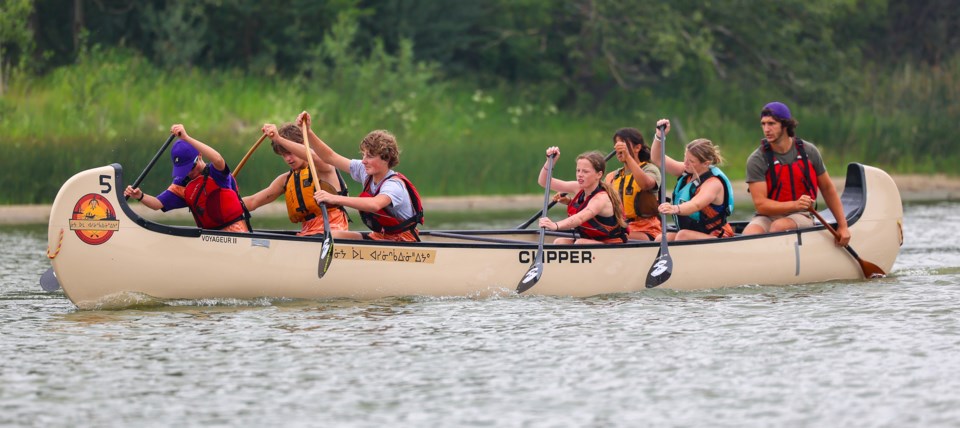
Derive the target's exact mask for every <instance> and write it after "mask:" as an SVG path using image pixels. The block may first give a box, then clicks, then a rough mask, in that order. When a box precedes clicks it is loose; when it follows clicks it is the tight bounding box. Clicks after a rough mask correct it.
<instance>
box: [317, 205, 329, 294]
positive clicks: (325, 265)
mask: <svg viewBox="0 0 960 428" xmlns="http://www.w3.org/2000/svg"><path fill="white" fill-rule="evenodd" d="M320 212H321V213H322V214H323V244H322V245H321V246H320V262H319V264H318V265H317V278H323V275H325V274H326V273H327V269H330V262H332V261H333V234H332V233H330V216H329V215H328V214H327V204H320Z"/></svg>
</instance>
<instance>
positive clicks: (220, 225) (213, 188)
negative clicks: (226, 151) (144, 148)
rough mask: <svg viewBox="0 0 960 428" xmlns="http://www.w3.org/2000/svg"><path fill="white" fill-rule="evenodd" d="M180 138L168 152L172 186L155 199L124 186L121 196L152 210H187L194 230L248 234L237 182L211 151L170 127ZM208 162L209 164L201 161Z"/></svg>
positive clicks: (208, 147) (178, 129)
mask: <svg viewBox="0 0 960 428" xmlns="http://www.w3.org/2000/svg"><path fill="white" fill-rule="evenodd" d="M170 133H171V134H173V135H176V136H177V137H180V139H179V140H177V142H175V143H173V147H172V148H171V149H170V161H171V162H172V163H173V173H172V175H173V183H172V184H170V187H168V188H167V190H164V191H163V192H162V193H160V194H159V195H157V196H150V195H147V194H146V193H144V192H143V190H141V189H139V188H134V187H132V186H127V188H126V189H124V191H123V194H124V196H126V197H130V198H134V199H136V200H138V201H140V203H142V204H143V205H144V206H146V207H148V208H150V209H152V210H162V211H164V212H167V211H170V210H174V209H178V208H184V207H188V208H190V212H191V213H192V214H193V219H194V220H195V221H196V223H197V227H200V228H204V229H216V230H225V231H229V232H249V231H250V224H249V223H248V220H249V218H250V213H249V212H248V211H247V209H246V207H244V206H243V201H241V199H240V193H239V188H238V187H237V181H236V180H235V179H234V178H233V175H232V174H231V173H230V167H229V166H227V162H226V161H225V160H223V156H221V155H220V153H219V152H218V151H216V150H215V149H214V148H212V147H210V146H208V145H206V144H204V143H203V142H201V141H199V140H197V139H195V138H193V137H191V136H190V135H188V134H187V131H186V129H184V127H183V125H181V124H176V125H173V126H172V127H170ZM204 159H209V161H210V163H209V164H208V163H206V162H204Z"/></svg>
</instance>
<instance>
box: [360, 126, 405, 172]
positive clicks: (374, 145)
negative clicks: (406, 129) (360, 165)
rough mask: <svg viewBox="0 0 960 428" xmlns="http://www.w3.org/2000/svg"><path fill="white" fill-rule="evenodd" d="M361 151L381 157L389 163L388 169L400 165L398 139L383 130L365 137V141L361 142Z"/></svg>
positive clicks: (372, 132)
mask: <svg viewBox="0 0 960 428" xmlns="http://www.w3.org/2000/svg"><path fill="white" fill-rule="evenodd" d="M360 151H361V152H365V153H369V154H371V155H376V156H379V157H380V159H383V160H384V161H386V162H387V167H388V168H393V167H395V166H397V165H398V164H399V163H400V147H398V146H397V137H395V136H394V135H393V134H391V133H390V132H389V131H386V130H383V129H377V130H375V131H370V133H369V134H367V136H366V137H363V140H361V141H360Z"/></svg>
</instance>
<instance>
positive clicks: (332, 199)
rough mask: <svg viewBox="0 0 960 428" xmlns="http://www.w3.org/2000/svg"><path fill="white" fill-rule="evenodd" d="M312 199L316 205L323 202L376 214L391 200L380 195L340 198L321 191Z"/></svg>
mask: <svg viewBox="0 0 960 428" xmlns="http://www.w3.org/2000/svg"><path fill="white" fill-rule="evenodd" d="M313 198H314V199H315V200H316V201H317V203H318V204H319V203H322V202H325V203H327V204H330V205H343V206H345V207H350V208H353V209H355V210H359V211H365V212H371V213H372V212H377V211H380V210H381V209H384V208H386V207H388V206H389V205H390V204H391V203H393V200H392V199H390V196H387V195H384V194H380V195H377V196H374V197H372V198H361V197H357V196H341V195H336V194H333V193H329V192H325V191H323V190H321V191H319V192H317V193H315V194H314V196H313Z"/></svg>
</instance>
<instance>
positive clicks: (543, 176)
mask: <svg viewBox="0 0 960 428" xmlns="http://www.w3.org/2000/svg"><path fill="white" fill-rule="evenodd" d="M550 156H556V157H555V158H554V159H553V165H554V167H556V165H557V161H558V160H560V148H558V147H556V146H552V147H548V148H547V160H546V161H544V163H543V168H540V175H538V176H537V184H539V185H540V187H544V186H546V184H547V167H548V166H550ZM550 189H552V190H556V191H558V192H567V193H571V192H576V191H577V190H579V189H580V186H579V185H578V184H577V182H576V181H564V180H559V179H556V178H553V177H551V178H550Z"/></svg>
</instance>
